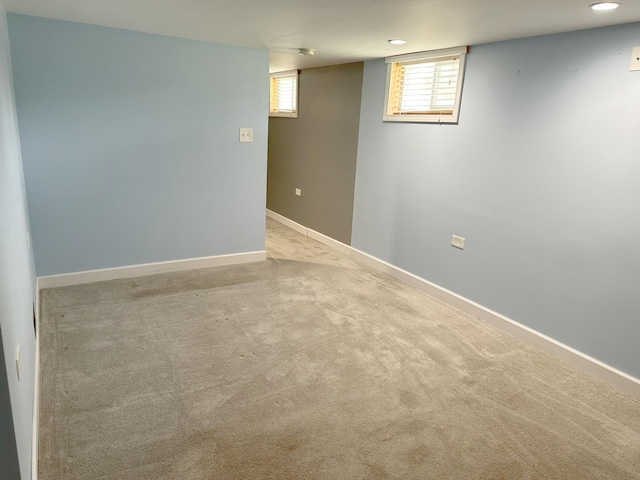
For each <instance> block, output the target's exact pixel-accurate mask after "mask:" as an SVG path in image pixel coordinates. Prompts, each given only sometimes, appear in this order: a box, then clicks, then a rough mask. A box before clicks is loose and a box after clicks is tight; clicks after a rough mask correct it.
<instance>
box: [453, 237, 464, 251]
mask: <svg viewBox="0 0 640 480" xmlns="http://www.w3.org/2000/svg"><path fill="white" fill-rule="evenodd" d="M451 246H453V247H456V248H459V249H460V250H464V238H462V237H458V236H457V235H451Z"/></svg>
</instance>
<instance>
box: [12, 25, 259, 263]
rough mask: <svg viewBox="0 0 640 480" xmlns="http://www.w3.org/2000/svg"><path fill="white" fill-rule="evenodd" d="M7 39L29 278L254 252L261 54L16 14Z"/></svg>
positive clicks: (257, 220)
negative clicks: (243, 132) (29, 236)
mask: <svg viewBox="0 0 640 480" xmlns="http://www.w3.org/2000/svg"><path fill="white" fill-rule="evenodd" d="M9 34H10V39H11V45H12V59H13V70H14V79H15V85H16V102H17V108H18V120H19V126H20V133H21V139H22V152H23V159H24V169H25V179H26V185H27V194H28V199H29V207H30V213H31V225H32V229H33V240H34V252H35V260H36V267H37V272H38V275H49V274H59V273H66V272H77V271H85V270H91V269H99V268H106V267H117V266H123V265H135V264H143V263H150V262H160V261H169V260H177V259H185V258H196V257H204V256H210V255H221V254H230V253H239V252H248V251H257V250H264V222H265V220H264V210H265V196H266V186H265V185H266V162H267V160H266V159H267V114H266V113H265V112H267V108H268V107H267V105H268V103H267V102H268V82H267V79H268V52H267V51H263V50H256V49H247V48H239V47H230V46H223V45H216V44H210V43H204V42H196V41H190V40H182V39H176V38H170V37H163V36H158V35H149V34H144V33H137V32H130V31H124V30H116V29H111V28H103V27H96V26H90V25H82V24H77V23H71V22H62V21H57V20H48V19H43V18H36V17H27V16H20V15H9ZM240 127H252V128H253V129H254V143H252V144H247V143H242V144H241V143H239V141H238V139H239V133H238V129H239V128H240Z"/></svg>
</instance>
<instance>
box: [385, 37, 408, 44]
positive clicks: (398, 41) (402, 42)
mask: <svg viewBox="0 0 640 480" xmlns="http://www.w3.org/2000/svg"><path fill="white" fill-rule="evenodd" d="M387 41H388V42H389V43H390V44H391V45H404V44H405V43H407V41H406V40H402V39H400V38H392V39H391V40H387Z"/></svg>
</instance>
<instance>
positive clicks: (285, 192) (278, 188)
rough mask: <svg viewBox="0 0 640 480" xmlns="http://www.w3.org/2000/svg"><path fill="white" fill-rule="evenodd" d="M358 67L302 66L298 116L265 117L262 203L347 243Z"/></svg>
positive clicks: (355, 145) (357, 112)
mask: <svg viewBox="0 0 640 480" xmlns="http://www.w3.org/2000/svg"><path fill="white" fill-rule="evenodd" d="M362 71H363V64H362V62H360V63H351V64H346V65H336V66H331V67H324V68H312V69H308V70H302V71H301V73H300V77H299V97H298V104H299V113H298V118H279V117H270V118H269V166H268V175H267V182H268V183H267V185H268V186H267V208H269V209H270V210H273V211H275V212H277V213H279V214H281V215H284V216H285V217H287V218H290V219H291V220H294V221H296V222H298V223H301V224H302V225H304V226H306V227H308V228H312V229H313V230H316V231H318V232H320V233H323V234H325V235H328V236H329V237H331V238H334V239H336V240H339V241H341V242H343V243H346V244H350V243H351V223H352V216H353V189H354V184H355V171H356V153H357V148H358V126H359V121H360V96H361V93H362ZM296 188H300V189H301V191H302V195H301V196H299V197H298V196H296V195H295V189H296Z"/></svg>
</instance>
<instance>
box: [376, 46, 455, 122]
mask: <svg viewBox="0 0 640 480" xmlns="http://www.w3.org/2000/svg"><path fill="white" fill-rule="evenodd" d="M463 49H464V50H460V49H449V50H445V51H436V52H425V53H423V54H411V55H404V56H401V57H391V58H390V59H389V58H388V59H387V64H388V69H389V73H388V76H387V97H386V102H385V103H386V105H385V115H384V120H388V121H389V120H390V121H407V122H412V121H423V122H456V121H457V118H458V107H459V102H460V93H461V87H462V78H463V69H464V55H465V53H466V47H463Z"/></svg>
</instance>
